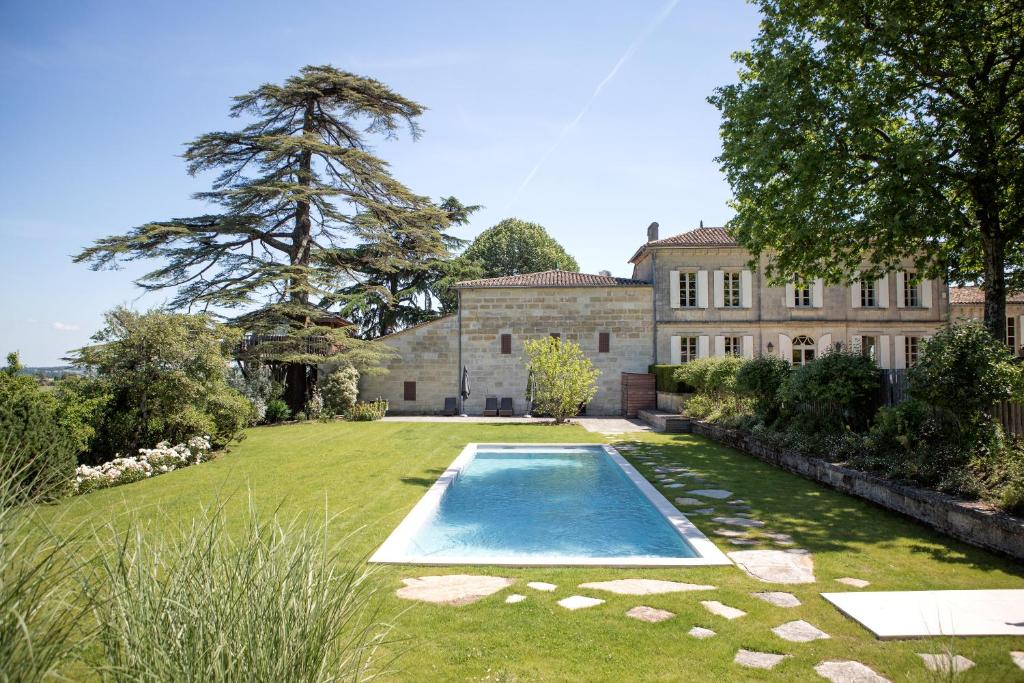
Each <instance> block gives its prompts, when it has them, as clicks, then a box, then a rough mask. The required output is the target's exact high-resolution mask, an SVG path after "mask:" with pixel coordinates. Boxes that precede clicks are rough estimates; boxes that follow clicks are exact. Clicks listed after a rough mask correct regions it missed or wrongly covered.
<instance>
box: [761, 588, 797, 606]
mask: <svg viewBox="0 0 1024 683" xmlns="http://www.w3.org/2000/svg"><path fill="white" fill-rule="evenodd" d="M751 595H753V596H754V597H755V598H760V599H761V600H764V601H765V602H767V603H769V604H771V605H775V606H776V607H799V606H800V604H801V603H800V598H798V597H796V596H795V595H793V594H792V593H782V592H778V591H764V592H761V593H751Z"/></svg>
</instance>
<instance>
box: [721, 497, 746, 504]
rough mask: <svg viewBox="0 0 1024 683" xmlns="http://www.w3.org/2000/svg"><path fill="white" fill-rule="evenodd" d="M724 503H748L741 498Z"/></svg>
mask: <svg viewBox="0 0 1024 683" xmlns="http://www.w3.org/2000/svg"><path fill="white" fill-rule="evenodd" d="M726 505H749V503H747V501H745V500H743V499H742V498H736V499H735V500H730V501H729V502H728V503H726Z"/></svg>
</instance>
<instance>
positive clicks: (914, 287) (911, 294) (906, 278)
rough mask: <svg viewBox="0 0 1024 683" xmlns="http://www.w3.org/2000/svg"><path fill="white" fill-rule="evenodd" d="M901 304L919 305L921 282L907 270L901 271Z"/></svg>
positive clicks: (914, 274) (909, 306)
mask: <svg viewBox="0 0 1024 683" xmlns="http://www.w3.org/2000/svg"><path fill="white" fill-rule="evenodd" d="M903 305H904V306H906V307H908V308H912V307H914V306H920V305H921V283H920V282H919V281H918V279H917V273H914V272H912V271H909V270H908V271H907V272H905V273H903ZM907 339H910V337H907ZM908 358H909V356H908Z"/></svg>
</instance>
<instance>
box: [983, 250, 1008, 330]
mask: <svg viewBox="0 0 1024 683" xmlns="http://www.w3.org/2000/svg"><path fill="white" fill-rule="evenodd" d="M981 247H982V254H983V258H984V260H985V327H987V328H988V330H989V332H991V333H992V336H993V337H995V338H996V339H998V340H999V341H1001V342H1004V343H1005V342H1006V270H1005V268H1006V243H1005V241H1004V240H1002V239H1000V238H998V237H988V236H983V237H982V239H981Z"/></svg>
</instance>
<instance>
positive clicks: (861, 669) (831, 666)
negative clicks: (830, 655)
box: [814, 659, 892, 683]
mask: <svg viewBox="0 0 1024 683" xmlns="http://www.w3.org/2000/svg"><path fill="white" fill-rule="evenodd" d="M814 670H815V671H817V672H818V675H819V676H821V677H822V678H826V679H828V680H830V681H832V683H892V682H891V681H890V680H889V679H888V678H885V677H884V676H879V675H878V674H877V673H875V671H874V670H873V669H872V668H871V667H868V666H865V665H864V664H861V663H860V662H855V661H853V660H851V659H845V660H838V661H833V662H821V663H820V664H818V665H817V666H816V667H814Z"/></svg>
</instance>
